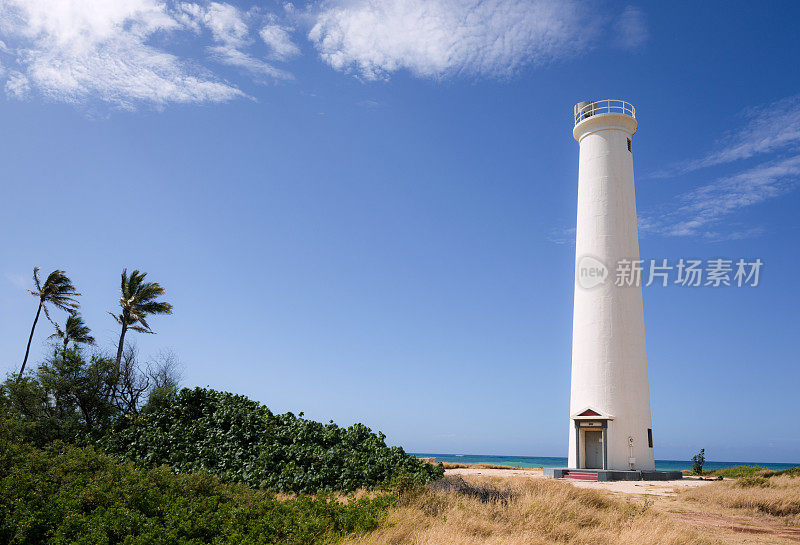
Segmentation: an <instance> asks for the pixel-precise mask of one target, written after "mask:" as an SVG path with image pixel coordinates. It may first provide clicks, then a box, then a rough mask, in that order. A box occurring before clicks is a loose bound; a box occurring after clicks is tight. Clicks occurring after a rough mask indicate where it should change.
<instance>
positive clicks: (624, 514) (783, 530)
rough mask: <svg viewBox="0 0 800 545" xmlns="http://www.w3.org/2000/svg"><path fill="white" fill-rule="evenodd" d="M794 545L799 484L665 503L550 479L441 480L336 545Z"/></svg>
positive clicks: (735, 484) (729, 486) (769, 482)
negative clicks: (369, 527)
mask: <svg viewBox="0 0 800 545" xmlns="http://www.w3.org/2000/svg"><path fill="white" fill-rule="evenodd" d="M753 479H756V480H753ZM798 541H800V478H796V477H793V476H792V475H791V474H777V475H772V476H755V477H753V476H752V475H749V476H746V477H743V478H741V479H738V480H725V481H720V482H713V483H708V484H706V485H704V486H702V487H698V488H692V489H688V490H685V491H682V492H679V493H677V494H676V495H674V496H666V497H665V496H658V497H656V496H644V495H624V494H613V493H610V492H607V491H603V490H587V489H581V488H576V487H575V486H573V485H572V484H570V483H567V482H562V481H553V480H549V479H536V478H517V477H503V478H499V477H494V478H492V477H486V476H469V477H460V476H459V477H457V476H448V477H446V480H445V481H442V482H439V483H437V484H435V485H429V486H428V487H427V488H426V489H424V490H422V491H417V492H416V493H412V494H407V495H406V496H404V497H401V498H399V500H398V503H397V505H396V506H395V507H394V508H392V510H390V512H389V515H388V517H387V519H385V520H384V521H382V522H381V523H380V524H379V525H378V527H377V529H376V530H374V531H372V532H369V533H366V534H362V535H359V536H357V537H356V536H353V537H350V538H347V539H345V540H344V543H347V544H350V545H355V544H359V545H389V544H393V545H395V544H404V543H409V544H431V545H433V544H441V545H473V544H474V545H477V544H493V545H505V544H508V545H510V544H519V543H526V544H528V543H530V544H545V543H547V544H550V543H570V544H586V545H589V544H609V545H610V544H617V543H634V544H670V545H683V544H687V545H688V544H703V543H708V544H721V545H729V544H730V545H733V544H736V545H741V544H756V543H773V544H783V543H797V542H798Z"/></svg>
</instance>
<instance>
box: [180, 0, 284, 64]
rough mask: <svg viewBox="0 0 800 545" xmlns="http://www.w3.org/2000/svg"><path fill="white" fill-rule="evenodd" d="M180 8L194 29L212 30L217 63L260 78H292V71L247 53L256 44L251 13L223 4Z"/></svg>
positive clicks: (209, 51) (216, 3)
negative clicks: (252, 31)
mask: <svg viewBox="0 0 800 545" xmlns="http://www.w3.org/2000/svg"><path fill="white" fill-rule="evenodd" d="M180 7H181V10H182V12H183V15H184V16H186V17H187V18H188V22H189V24H190V25H191V27H192V28H194V29H195V30H199V28H200V27H201V26H204V27H206V28H208V29H209V31H211V36H212V38H213V40H214V45H211V46H208V47H207V48H206V49H207V51H208V53H209V54H210V55H211V57H212V58H213V59H214V60H215V61H217V62H220V63H222V64H226V65H228V66H234V67H236V68H242V69H244V70H247V71H248V72H251V73H252V74H256V75H260V76H268V77H271V78H276V79H291V77H292V76H291V74H289V73H288V72H286V71H284V70H281V69H279V68H276V67H274V66H272V65H271V64H269V63H268V62H266V61H264V60H261V59H259V58H257V57H255V56H253V55H250V54H249V53H246V52H245V51H244V50H245V49H246V48H248V47H250V46H251V45H252V43H253V38H252V37H251V36H250V24H249V23H250V21H249V20H248V19H251V18H254V16H252V15H251V14H248V13H245V12H242V11H241V10H240V9H239V8H237V7H235V6H233V5H231V4H226V3H220V2H211V3H210V4H208V6H207V7H203V6H200V5H198V4H181V6H180Z"/></svg>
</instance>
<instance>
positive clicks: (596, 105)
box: [574, 98, 636, 125]
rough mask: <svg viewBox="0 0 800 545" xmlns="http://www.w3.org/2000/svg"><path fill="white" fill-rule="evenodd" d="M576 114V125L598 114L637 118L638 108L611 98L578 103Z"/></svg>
mask: <svg viewBox="0 0 800 545" xmlns="http://www.w3.org/2000/svg"><path fill="white" fill-rule="evenodd" d="M574 113H575V124H576V125H577V124H578V123H580V122H581V121H583V120H584V119H586V118H588V117H592V116H593V115H598V114H612V113H613V114H623V115H629V116H631V117H633V118H634V119H635V118H636V108H634V107H633V104H631V103H630V102H625V101H624V100H615V99H611V98H607V99H604V100H591V101H588V100H587V101H585V102H578V103H577V104H576V105H575V109H574Z"/></svg>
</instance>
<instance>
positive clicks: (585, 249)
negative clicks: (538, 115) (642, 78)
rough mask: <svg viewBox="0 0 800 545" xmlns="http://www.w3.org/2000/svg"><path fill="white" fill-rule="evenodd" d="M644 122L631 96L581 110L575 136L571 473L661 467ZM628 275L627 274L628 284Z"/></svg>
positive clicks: (587, 105)
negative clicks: (643, 262)
mask: <svg viewBox="0 0 800 545" xmlns="http://www.w3.org/2000/svg"><path fill="white" fill-rule="evenodd" d="M637 126H638V125H637V122H636V112H635V110H634V108H633V106H632V105H631V104H629V103H627V102H624V101H621V100H601V101H592V102H579V103H578V104H577V105H576V106H575V127H574V129H573V131H572V134H573V136H574V137H575V140H577V141H578V144H579V146H580V166H579V170H578V223H577V232H576V240H575V261H576V268H575V308H574V315H573V329H572V389H571V395H570V426H569V457H568V466H569V468H575V469H596V470H611V471H631V470H635V471H638V472H642V471H648V472H652V471H653V470H654V469H655V465H654V460H653V432H652V424H651V421H650V390H649V386H648V380H647V356H646V353H645V343H644V312H643V308H642V289H641V283H640V282H639V281H638V279H637V274H636V270H637V269H638V259H639V238H638V232H637V228H636V199H635V196H634V187H633V147H632V140H633V135H634V133H635V132H636V129H637ZM639 270H640V269H639ZM619 271H624V272H625V274H623V275H622V278H620V275H619V274H618V272H619ZM619 280H622V282H619ZM618 284H622V285H618ZM621 478H629V477H628V476H624V477H621ZM640 478H641V477H640ZM601 480H605V479H601Z"/></svg>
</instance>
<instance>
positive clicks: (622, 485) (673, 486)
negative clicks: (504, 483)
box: [445, 467, 712, 496]
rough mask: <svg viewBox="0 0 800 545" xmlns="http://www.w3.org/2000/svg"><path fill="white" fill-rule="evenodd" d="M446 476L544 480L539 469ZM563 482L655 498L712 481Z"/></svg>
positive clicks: (477, 470)
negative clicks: (647, 495) (650, 495)
mask: <svg viewBox="0 0 800 545" xmlns="http://www.w3.org/2000/svg"><path fill="white" fill-rule="evenodd" d="M445 474H446V475H483V476H485V477H518V478H529V479H544V478H546V477H545V476H544V475H543V474H542V470H541V469H533V468H532V469H482V468H472V467H470V468H459V469H447V470H445ZM564 481H565V482H568V483H570V484H572V485H573V486H577V487H579V488H595V489H601V490H609V491H611V492H619V493H622V494H652V495H656V496H674V495H675V494H676V490H678V489H681V488H693V487H696V486H703V485H706V484H709V483H711V482H712V481H701V480H699V479H695V478H691V477H688V478H684V479H681V480H677V481H607V482H591V481H590V482H587V481H574V480H570V479H564Z"/></svg>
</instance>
